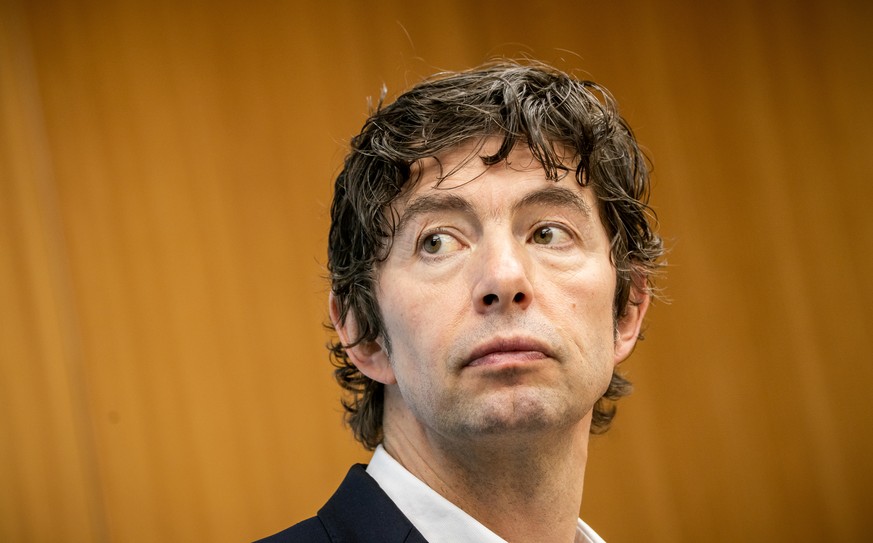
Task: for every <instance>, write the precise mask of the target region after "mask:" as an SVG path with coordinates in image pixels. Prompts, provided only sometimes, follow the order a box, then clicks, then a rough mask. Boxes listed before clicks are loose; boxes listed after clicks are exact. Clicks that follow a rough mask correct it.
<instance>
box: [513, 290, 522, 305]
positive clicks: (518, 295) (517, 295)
mask: <svg viewBox="0 0 873 543" xmlns="http://www.w3.org/2000/svg"><path fill="white" fill-rule="evenodd" d="M512 301H513V302H515V303H517V304H518V303H521V302H522V301H524V292H516V293H515V296H513V297H512Z"/></svg>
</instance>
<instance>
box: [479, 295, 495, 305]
mask: <svg viewBox="0 0 873 543" xmlns="http://www.w3.org/2000/svg"><path fill="white" fill-rule="evenodd" d="M482 301H483V302H485V305H491V304H493V303H496V302H497V295H496V294H486V295H485V297H484V298H482Z"/></svg>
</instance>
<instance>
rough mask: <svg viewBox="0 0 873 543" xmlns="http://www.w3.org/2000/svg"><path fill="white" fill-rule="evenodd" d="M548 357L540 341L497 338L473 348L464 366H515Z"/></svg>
mask: <svg viewBox="0 0 873 543" xmlns="http://www.w3.org/2000/svg"><path fill="white" fill-rule="evenodd" d="M550 357H551V352H550V350H549V348H548V346H547V345H545V344H544V343H542V342H541V341H537V340H535V339H531V338H524V337H512V338H497V339H492V340H490V341H488V342H486V343H483V344H482V345H479V346H477V347H476V348H474V349H473V351H472V352H471V353H470V356H469V358H468V362H467V364H466V365H465V366H466V367H484V366H490V367H494V366H502V365H517V364H525V363H530V362H534V361H536V360H542V359H544V358H550Z"/></svg>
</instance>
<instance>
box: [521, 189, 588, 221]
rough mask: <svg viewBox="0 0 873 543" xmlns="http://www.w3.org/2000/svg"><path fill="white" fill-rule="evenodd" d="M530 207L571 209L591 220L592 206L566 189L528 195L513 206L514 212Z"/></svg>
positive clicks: (580, 196)
mask: <svg viewBox="0 0 873 543" xmlns="http://www.w3.org/2000/svg"><path fill="white" fill-rule="evenodd" d="M530 206H552V207H562V208H570V209H573V210H575V211H578V212H579V213H582V214H583V215H585V217H586V218H587V219H590V218H591V206H590V205H588V202H586V201H585V199H584V198H582V195H581V194H579V193H577V192H575V191H572V190H570V189H568V188H566V187H557V186H552V187H546V188H543V189H540V190H537V191H535V192H532V193H530V194H528V195H526V196H525V197H524V198H522V199H521V200H519V201H518V202H516V203H515V204H514V205H513V206H512V210H513V211H518V210H519V209H521V208H524V207H530Z"/></svg>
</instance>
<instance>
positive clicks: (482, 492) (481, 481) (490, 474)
mask: <svg viewBox="0 0 873 543" xmlns="http://www.w3.org/2000/svg"><path fill="white" fill-rule="evenodd" d="M395 414H396V412H395ZM403 418H404V419H406V420H403V421H398V420H393V421H392V420H391V417H386V421H385V423H386V424H385V440H384V443H383V446H384V447H385V449H386V451H387V452H388V453H389V454H391V456H392V457H394V458H395V459H396V460H397V461H398V462H400V464H402V465H403V466H404V467H405V468H406V469H407V470H409V471H410V472H411V473H412V474H413V475H415V476H416V477H418V478H419V479H420V480H421V481H423V482H424V483H426V484H427V485H428V486H430V487H431V488H432V489H434V490H435V491H437V492H438V493H440V494H441V495H442V496H443V497H445V498H446V499H448V500H449V501H451V502H452V503H454V504H455V505H457V506H458V507H460V508H461V509H463V510H464V511H466V512H467V513H468V514H470V515H471V516H472V517H474V518H475V519H476V520H478V521H479V522H481V523H482V524H484V525H485V526H487V527H488V528H489V529H491V530H492V531H493V532H495V533H496V534H498V535H500V536H501V537H503V538H504V539H511V540H512V541H513V542H521V543H524V542H527V541H530V542H533V541H566V542H572V541H573V540H574V537H575V532H576V523H577V519H578V516H579V506H580V504H581V501H582V486H583V479H584V473H585V464H586V461H587V456H588V431H589V428H590V415H589V416H586V417H585V418H584V419H582V420H581V421H579V422H577V423H576V424H574V425H572V426H571V427H569V428H566V427H565V428H560V429H553V430H544V431H539V432H536V433H535V435H534V434H532V433H531V432H526V433H524V434H523V435H522V434H508V435H501V436H498V437H493V436H489V437H477V438H476V439H463V440H457V441H456V440H453V439H451V438H445V437H444V436H439V435H437V434H435V433H433V432H428V431H427V430H426V429H424V428H422V427H421V426H420V425H418V424H417V422H414V423H412V424H404V423H403V422H406V423H409V422H412V421H410V420H408V419H409V418H412V419H413V420H414V417H412V416H411V415H408V417H403Z"/></svg>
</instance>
